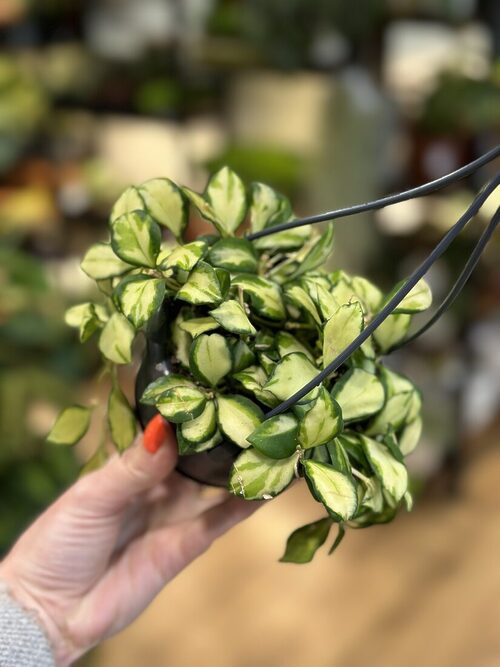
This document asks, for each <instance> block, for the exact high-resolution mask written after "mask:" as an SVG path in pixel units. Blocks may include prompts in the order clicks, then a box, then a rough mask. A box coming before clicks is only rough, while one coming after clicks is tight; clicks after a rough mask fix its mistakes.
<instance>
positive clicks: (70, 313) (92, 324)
mask: <svg viewBox="0 0 500 667" xmlns="http://www.w3.org/2000/svg"><path fill="white" fill-rule="evenodd" d="M64 321H65V322H66V324H67V325H68V326H70V327H75V328H77V329H79V334H80V342H81V343H85V341H87V340H88V339H89V338H90V337H91V336H92V334H93V333H95V332H96V331H97V329H99V328H100V327H101V326H102V324H101V321H100V319H99V318H98V317H97V315H96V310H95V306H94V304H93V303H88V302H87V303H80V304H78V305H77V306H72V307H71V308H68V310H67V311H66V313H65V314H64Z"/></svg>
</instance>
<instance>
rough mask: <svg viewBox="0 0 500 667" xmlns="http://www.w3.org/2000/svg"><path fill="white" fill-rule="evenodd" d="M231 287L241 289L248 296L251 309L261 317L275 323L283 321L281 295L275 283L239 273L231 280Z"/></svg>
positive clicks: (283, 310) (283, 311)
mask: <svg viewBox="0 0 500 667" xmlns="http://www.w3.org/2000/svg"><path fill="white" fill-rule="evenodd" d="M231 285H232V286H233V287H239V288H241V289H242V291H243V293H244V294H245V295H248V297H249V299H250V304H251V307H252V309H253V310H254V311H255V312H256V313H257V314H258V315H260V316H261V317H264V318H266V319H269V320H277V321H279V320H284V319H285V317H286V313H285V306H284V303H283V298H282V293H281V289H280V287H279V286H278V285H276V283H274V282H272V281H271V280H267V279H266V278H262V277H260V276H251V275H246V274H244V273H240V274H237V275H236V276H234V277H233V278H232V280H231Z"/></svg>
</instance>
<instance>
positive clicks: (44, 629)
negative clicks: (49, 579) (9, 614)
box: [0, 563, 84, 667]
mask: <svg viewBox="0 0 500 667" xmlns="http://www.w3.org/2000/svg"><path fill="white" fill-rule="evenodd" d="M2 592H3V593H5V594H6V595H7V596H8V597H9V598H10V599H11V600H12V601H13V602H14V603H15V604H16V605H17V606H18V607H19V608H20V609H21V610H22V611H23V613H24V614H25V615H26V616H28V617H29V618H30V619H31V620H32V621H33V623H34V624H36V625H37V626H38V628H39V630H40V632H41V634H42V635H43V637H44V639H45V641H46V642H47V645H48V647H49V648H50V651H51V653H52V657H53V659H54V664H55V665H56V667H69V666H70V665H72V664H73V662H74V661H75V660H76V659H77V658H78V657H79V656H80V655H82V654H83V653H84V651H83V650H78V649H77V647H75V646H74V644H73V642H72V641H71V640H70V638H69V637H68V636H67V634H66V632H65V631H64V628H61V627H60V624H58V622H57V621H56V620H55V618H56V615H55V614H53V613H51V612H50V611H49V610H48V609H47V607H46V605H44V604H43V603H42V602H40V601H39V600H38V599H37V596H36V595H32V594H31V593H30V592H29V591H28V590H27V589H26V588H25V587H24V586H23V584H22V583H21V582H20V581H19V580H18V578H17V577H15V576H13V575H12V574H11V573H10V572H9V570H8V568H7V567H4V564H3V563H0V593H2Z"/></svg>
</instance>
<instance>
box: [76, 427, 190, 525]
mask: <svg viewBox="0 0 500 667" xmlns="http://www.w3.org/2000/svg"><path fill="white" fill-rule="evenodd" d="M176 463H177V442H176V439H175V435H174V433H173V431H172V427H171V426H170V424H168V423H167V422H165V428H164V442H163V446H161V447H159V448H158V449H157V451H155V452H154V453H150V452H149V451H146V449H145V448H144V446H143V443H142V437H141V438H139V439H138V441H137V442H136V443H135V444H134V445H133V446H132V447H130V449H128V450H127V451H126V452H125V453H124V454H122V455H121V456H119V455H117V454H116V455H114V456H113V457H112V458H111V459H110V460H109V461H108V462H107V463H106V465H104V466H103V467H102V468H101V469H100V470H97V471H95V472H93V473H90V474H89V475H86V476H85V477H83V478H82V479H81V480H79V481H78V482H77V483H76V485H75V486H74V487H73V489H74V491H75V493H76V494H77V495H78V496H79V497H80V498H81V501H82V502H84V503H85V507H86V508H87V509H90V510H91V511H92V510H93V511H96V512H98V513H101V512H102V513H105V514H109V513H113V512H117V511H120V510H121V509H124V508H125V507H126V506H127V505H128V504H129V503H130V502H131V501H133V500H134V499H135V497H136V496H138V495H140V494H141V493H144V492H145V491H148V490H149V489H151V488H153V487H154V486H156V485H157V484H158V483H159V482H161V481H162V480H164V479H165V478H166V477H167V476H168V475H169V474H170V473H171V472H172V470H173V469H174V468H175V465H176ZM82 496H83V498H82Z"/></svg>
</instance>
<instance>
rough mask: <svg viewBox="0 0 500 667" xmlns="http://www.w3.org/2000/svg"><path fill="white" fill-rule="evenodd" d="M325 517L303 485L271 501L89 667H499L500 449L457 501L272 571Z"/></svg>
mask: <svg viewBox="0 0 500 667" xmlns="http://www.w3.org/2000/svg"><path fill="white" fill-rule="evenodd" d="M498 439H499V438H497V440H498ZM496 444H497V445H498V444H499V443H498V442H497V443H496ZM317 516H319V513H318V509H317V506H316V505H315V504H314V503H312V502H311V501H310V500H309V499H308V494H307V492H306V491H305V489H303V488H302V487H301V485H299V486H297V487H296V488H294V489H292V490H290V491H289V492H287V493H286V494H285V495H284V496H283V497H281V498H278V499H277V500H275V501H273V502H272V503H270V504H269V505H268V506H266V507H265V508H264V509H262V510H260V511H259V512H258V513H257V514H256V515H255V516H254V517H252V518H251V519H250V520H249V521H247V523H246V524H244V525H241V526H239V527H238V528H237V529H235V530H234V531H233V532H232V533H231V534H230V535H228V536H226V537H224V538H222V539H221V540H220V541H219V542H218V543H217V544H216V545H214V547H212V549H211V550H210V552H209V553H208V554H206V555H205V556H204V557H203V558H201V559H200V560H199V561H198V562H196V563H195V564H194V565H193V566H192V567H191V568H190V569H188V570H187V571H186V572H184V573H183V574H182V575H181V576H179V577H178V579H176V580H175V581H174V582H172V584H171V585H170V586H168V588H167V589H165V590H164V591H163V593H162V594H161V595H160V596H159V597H158V598H157V600H156V601H155V602H154V604H153V605H152V606H151V607H150V609H149V610H148V611H147V612H146V613H145V614H144V615H143V616H142V617H141V618H140V619H139V620H138V621H137V622H136V623H135V624H134V625H133V626H132V627H130V628H129V629H128V630H127V631H126V632H124V633H122V634H121V635H120V636H118V637H116V638H114V639H113V640H111V641H109V642H108V643H107V644H105V645H104V646H103V647H102V648H101V649H100V651H99V652H98V653H97V655H96V657H95V661H94V662H93V663H92V664H93V665H95V667H110V666H113V667H114V666H115V665H116V666H119V667H137V665H146V666H147V667H194V666H197V665H199V666H203V667H268V666H269V667H271V666H272V667H282V666H283V667H285V666H286V667H305V666H307V667H309V666H313V667H323V666H325V667H326V666H332V667H365V665H370V667H379V666H380V667H382V666H384V667H400V666H404V667H422V666H423V665H425V667H448V666H453V667H498V666H499V665H500V447H496V448H495V447H490V448H489V449H487V450H486V452H485V453H484V454H483V455H482V456H481V457H480V458H478V459H477V460H476V462H475V463H474V465H473V466H471V468H470V469H469V471H468V474H467V476H466V479H465V480H464V485H463V489H462V493H461V495H460V497H459V498H458V499H455V500H453V501H452V500H440V501H433V502H429V501H427V502H425V503H422V504H420V505H419V506H417V508H416V509H415V510H414V512H413V513H412V514H409V515H407V514H403V515H401V517H400V518H399V519H398V520H397V521H396V522H395V523H393V524H390V525H388V526H382V527H378V528H375V529H370V530H367V531H358V532H354V531H352V532H351V533H348V535H347V536H346V539H345V541H344V543H343V545H342V547H341V548H340V550H339V551H338V552H337V553H336V554H335V555H334V556H332V557H330V558H328V557H327V556H326V553H325V554H318V555H317V557H316V560H315V561H314V562H313V563H312V564H310V565H305V566H295V565H284V564H280V563H277V562H276V560H277V558H278V557H279V556H280V555H281V551H282V548H283V544H284V540H285V537H286V535H287V534H288V532H289V531H290V530H291V529H293V528H294V527H296V526H297V525H298V523H299V522H300V521H303V522H306V521H308V520H312V519H314V518H315V517H317Z"/></svg>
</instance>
